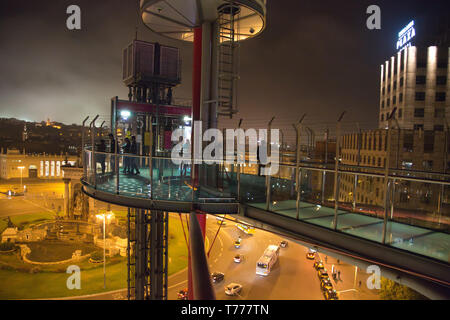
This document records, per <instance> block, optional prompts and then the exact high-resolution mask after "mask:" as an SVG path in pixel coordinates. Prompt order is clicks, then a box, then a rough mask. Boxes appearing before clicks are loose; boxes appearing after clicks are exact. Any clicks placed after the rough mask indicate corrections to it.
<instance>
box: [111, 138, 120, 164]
mask: <svg viewBox="0 0 450 320" xmlns="http://www.w3.org/2000/svg"><path fill="white" fill-rule="evenodd" d="M108 137H109V153H113V154H114V153H115V152H116V149H115V144H116V139H114V135H113V134H112V133H110V134H109V135H108ZM117 153H120V147H119V144H118V143H117ZM109 163H110V165H111V171H114V170H115V167H116V158H115V157H114V156H113V155H111V156H110V161H109Z"/></svg>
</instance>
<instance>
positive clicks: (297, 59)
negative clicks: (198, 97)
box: [0, 0, 449, 128]
mask: <svg viewBox="0 0 450 320" xmlns="http://www.w3.org/2000/svg"><path fill="white" fill-rule="evenodd" d="M267 2H268V8H267V11H268V21H267V27H266V30H265V31H264V32H263V33H262V34H261V35H260V36H258V37H257V38H255V39H251V40H248V41H246V42H244V43H243V44H242V47H241V73H240V74H241V80H240V81H239V90H238V94H239V109H240V114H239V115H238V116H237V119H233V123H234V122H236V123H237V121H238V118H239V117H242V118H244V119H245V120H244V123H245V124H246V127H249V126H252V127H260V126H261V125H262V124H264V123H265V122H266V121H267V120H269V119H270V117H271V116H272V115H275V114H276V115H277V120H276V121H275V123H274V124H278V125H279V126H280V127H283V126H287V125H290V123H292V122H294V121H296V120H297V119H298V117H299V116H300V115H301V114H303V113H307V120H308V122H309V123H310V124H311V125H312V126H317V127H323V126H326V125H328V124H331V123H334V121H335V120H336V119H337V117H338V115H339V113H340V112H342V111H344V110H346V111H347V115H346V121H348V122H349V123H350V122H354V121H358V122H359V123H360V124H361V126H363V127H367V128H373V127H376V125H377V117H378V99H379V71H380V67H379V66H380V64H382V63H383V62H384V61H385V60H386V59H388V58H389V57H390V56H392V55H393V54H394V53H395V41H396V35H397V33H398V31H399V30H401V29H402V28H403V27H404V26H405V25H406V24H407V23H408V22H409V21H410V20H412V19H415V18H416V17H417V16H418V15H423V14H433V13H432V11H442V10H447V11H449V10H448V9H449V8H448V6H447V7H445V3H446V2H448V1H437V0H433V1H400V0H395V1H393V0H389V1H365V0H364V1H362V0H360V1H356V0H347V1H338V0H333V1H326V0H321V1H317V0H268V1H267ZM431 3H432V4H433V6H432V7H430V4H431ZM71 4H77V5H79V6H80V7H81V11H82V29H81V30H80V31H69V30H67V28H66V19H67V16H68V15H67V14H66V8H67V7H68V6H69V5H71ZM371 4H376V5H379V6H380V7H381V27H382V29H381V30H372V31H371V30H368V29H367V28H366V19H367V17H368V15H367V14H366V8H367V7H368V6H369V5H371ZM137 7H138V6H137V1H124V0H96V1H92V0H82V1H80V0H75V1H73V0H71V1H63V0H53V1H31V0H25V1H17V0H2V1H1V4H0V41H1V42H0V43H1V50H0V73H1V75H2V76H1V78H0V97H1V100H0V111H1V112H0V117H16V118H19V119H25V120H30V121H41V120H44V119H46V118H47V117H48V118H50V119H51V120H55V121H60V122H64V123H68V124H70V123H81V121H82V119H83V118H85V117H86V115H91V116H92V115H95V114H100V115H101V116H102V118H104V119H107V118H108V113H109V107H110V98H111V97H113V96H116V95H118V96H119V97H121V98H123V99H127V93H128V90H127V88H126V87H125V86H124V85H123V84H122V81H121V50H122V48H123V47H125V46H126V45H127V44H128V43H129V42H130V41H131V40H132V39H133V37H134V33H135V26H136V24H138V38H139V39H143V40H148V41H159V42H160V43H164V44H168V45H173V46H177V47H179V48H180V49H181V53H182V57H183V73H182V85H180V86H178V87H177V88H176V89H175V91H174V95H175V97H178V98H190V95H191V70H190V69H191V61H192V52H191V51H192V45H191V44H188V43H181V42H177V41H172V40H168V39H167V38H163V37H160V36H157V35H156V34H153V33H152V32H151V31H149V30H148V29H146V27H145V26H144V25H143V24H142V22H141V21H140V20H139V19H138V14H137ZM418 32H419V31H418Z"/></svg>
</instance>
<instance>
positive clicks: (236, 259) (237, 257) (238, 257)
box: [234, 254, 242, 263]
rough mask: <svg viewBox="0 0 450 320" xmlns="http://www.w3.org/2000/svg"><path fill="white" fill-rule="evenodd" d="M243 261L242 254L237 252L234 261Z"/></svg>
mask: <svg viewBox="0 0 450 320" xmlns="http://www.w3.org/2000/svg"><path fill="white" fill-rule="evenodd" d="M241 261H242V256H241V255H240V254H237V255H235V256H234V262H237V263H239V262H241Z"/></svg>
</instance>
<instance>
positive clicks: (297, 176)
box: [293, 113, 306, 220]
mask: <svg viewBox="0 0 450 320" xmlns="http://www.w3.org/2000/svg"><path fill="white" fill-rule="evenodd" d="M305 116H306V113H304V114H303V116H302V117H301V118H300V120H299V121H298V122H297V123H296V124H293V127H294V129H295V131H296V133H297V137H296V144H297V145H296V147H295V151H296V158H295V189H296V190H297V199H296V201H295V209H296V217H297V220H298V218H299V216H300V200H301V187H300V184H301V182H302V171H301V169H300V151H301V150H300V145H301V139H300V138H301V125H302V121H303V119H304V118H305Z"/></svg>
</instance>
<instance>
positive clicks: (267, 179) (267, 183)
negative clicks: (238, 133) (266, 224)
mask: <svg viewBox="0 0 450 320" xmlns="http://www.w3.org/2000/svg"><path fill="white" fill-rule="evenodd" d="M274 119H275V117H272V119H270V121H269V125H268V130H267V147H266V160H267V158H268V157H269V154H268V153H269V149H271V146H270V144H271V143H270V142H271V141H270V140H271V136H272V135H271V134H270V130H271V128H272V121H273V120H274ZM266 162H267V161H266ZM266 173H267V172H266ZM270 178H271V175H270V174H267V175H266V211H269V210H270Z"/></svg>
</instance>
